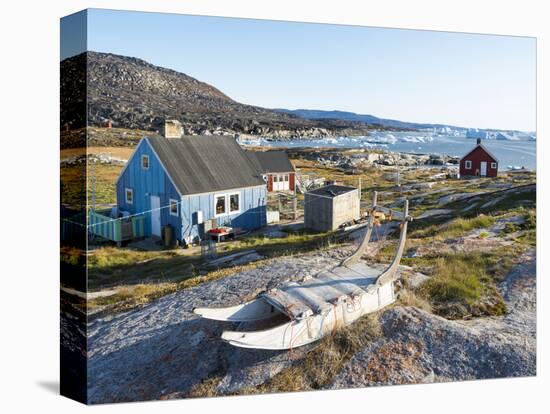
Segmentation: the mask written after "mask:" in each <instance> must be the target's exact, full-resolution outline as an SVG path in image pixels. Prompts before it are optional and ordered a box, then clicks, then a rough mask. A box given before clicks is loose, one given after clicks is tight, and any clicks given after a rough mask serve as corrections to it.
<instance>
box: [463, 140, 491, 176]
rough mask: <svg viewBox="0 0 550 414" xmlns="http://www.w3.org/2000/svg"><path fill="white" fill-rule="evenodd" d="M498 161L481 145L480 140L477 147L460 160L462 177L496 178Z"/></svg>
mask: <svg viewBox="0 0 550 414" xmlns="http://www.w3.org/2000/svg"><path fill="white" fill-rule="evenodd" d="M497 173H498V160H497V158H496V157H495V156H494V155H493V154H491V153H490V152H489V150H488V149H487V148H485V147H484V146H483V145H482V144H481V139H479V138H478V140H477V145H476V146H475V148H474V149H472V150H471V151H470V152H469V153H467V154H466V155H465V156H464V157H462V159H461V160H460V176H461V177H496V176H497Z"/></svg>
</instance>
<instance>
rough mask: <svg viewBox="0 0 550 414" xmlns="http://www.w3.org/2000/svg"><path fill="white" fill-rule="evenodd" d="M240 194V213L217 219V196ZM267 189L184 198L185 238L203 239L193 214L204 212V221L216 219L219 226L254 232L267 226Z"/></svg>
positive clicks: (260, 187)
mask: <svg viewBox="0 0 550 414" xmlns="http://www.w3.org/2000/svg"><path fill="white" fill-rule="evenodd" d="M236 192H238V193H239V197H240V204H241V206H240V207H241V209H240V212H238V213H233V214H226V215H223V216H218V217H215V214H214V202H215V201H214V200H215V196H216V195H221V194H227V195H229V194H233V193H236ZM266 202H267V188H266V186H265V185H261V186H257V187H247V188H241V189H238V190H228V191H217V192H215V193H208V194H195V195H190V196H184V197H183V198H182V224H183V229H182V232H183V236H184V237H188V236H190V237H192V238H194V237H197V236H198V237H203V234H201V226H199V225H197V224H196V223H193V220H192V219H193V217H192V214H193V212H196V211H202V214H203V220H210V219H212V218H216V219H217V221H218V225H220V226H231V227H240V228H242V229H245V230H254V229H258V228H260V227H263V226H265V225H266V220H267V219H266Z"/></svg>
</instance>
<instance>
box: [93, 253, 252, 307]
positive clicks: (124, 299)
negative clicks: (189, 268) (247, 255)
mask: <svg viewBox="0 0 550 414" xmlns="http://www.w3.org/2000/svg"><path fill="white" fill-rule="evenodd" d="M259 264H260V262H254V263H249V264H246V265H242V266H233V267H231V268H226V269H217V270H213V271H210V272H208V273H205V274H201V275H197V274H195V273H191V275H190V276H189V277H187V278H185V279H184V280H181V281H173V282H162V283H140V284H134V285H126V286H119V287H117V288H116V290H117V292H116V293H115V294H113V295H110V296H104V297H99V298H95V299H90V300H89V301H88V308H89V309H90V310H94V309H97V308H103V307H108V311H109V313H116V312H124V311H128V310H130V309H133V308H135V307H136V306H139V305H143V304H146V303H149V302H151V301H153V300H155V299H158V298H160V297H163V296H166V295H168V294H170V293H174V292H178V291H180V290H184V289H189V288H192V287H195V286H197V285H199V284H201V283H205V282H211V281H213V280H218V279H222V278H224V277H227V276H231V275H233V274H235V273H239V272H243V271H245V270H250V269H254V268H256V267H257V266H258V265H259Z"/></svg>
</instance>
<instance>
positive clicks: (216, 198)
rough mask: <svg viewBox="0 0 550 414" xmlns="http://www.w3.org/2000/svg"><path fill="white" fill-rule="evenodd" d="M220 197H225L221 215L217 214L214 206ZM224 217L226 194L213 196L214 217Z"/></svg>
mask: <svg viewBox="0 0 550 414" xmlns="http://www.w3.org/2000/svg"><path fill="white" fill-rule="evenodd" d="M220 197H225V200H224V202H223V208H224V212H223V213H218V212H217V211H216V205H217V204H218V198H220ZM226 215H227V194H215V195H214V217H221V216H226Z"/></svg>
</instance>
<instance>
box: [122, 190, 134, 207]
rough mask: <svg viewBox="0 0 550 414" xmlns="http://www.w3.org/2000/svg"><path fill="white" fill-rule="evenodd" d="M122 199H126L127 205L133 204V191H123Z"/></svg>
mask: <svg viewBox="0 0 550 414" xmlns="http://www.w3.org/2000/svg"><path fill="white" fill-rule="evenodd" d="M124 197H125V199H126V203H127V204H133V202H134V190H132V189H131V188H126V189H125V190H124Z"/></svg>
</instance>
